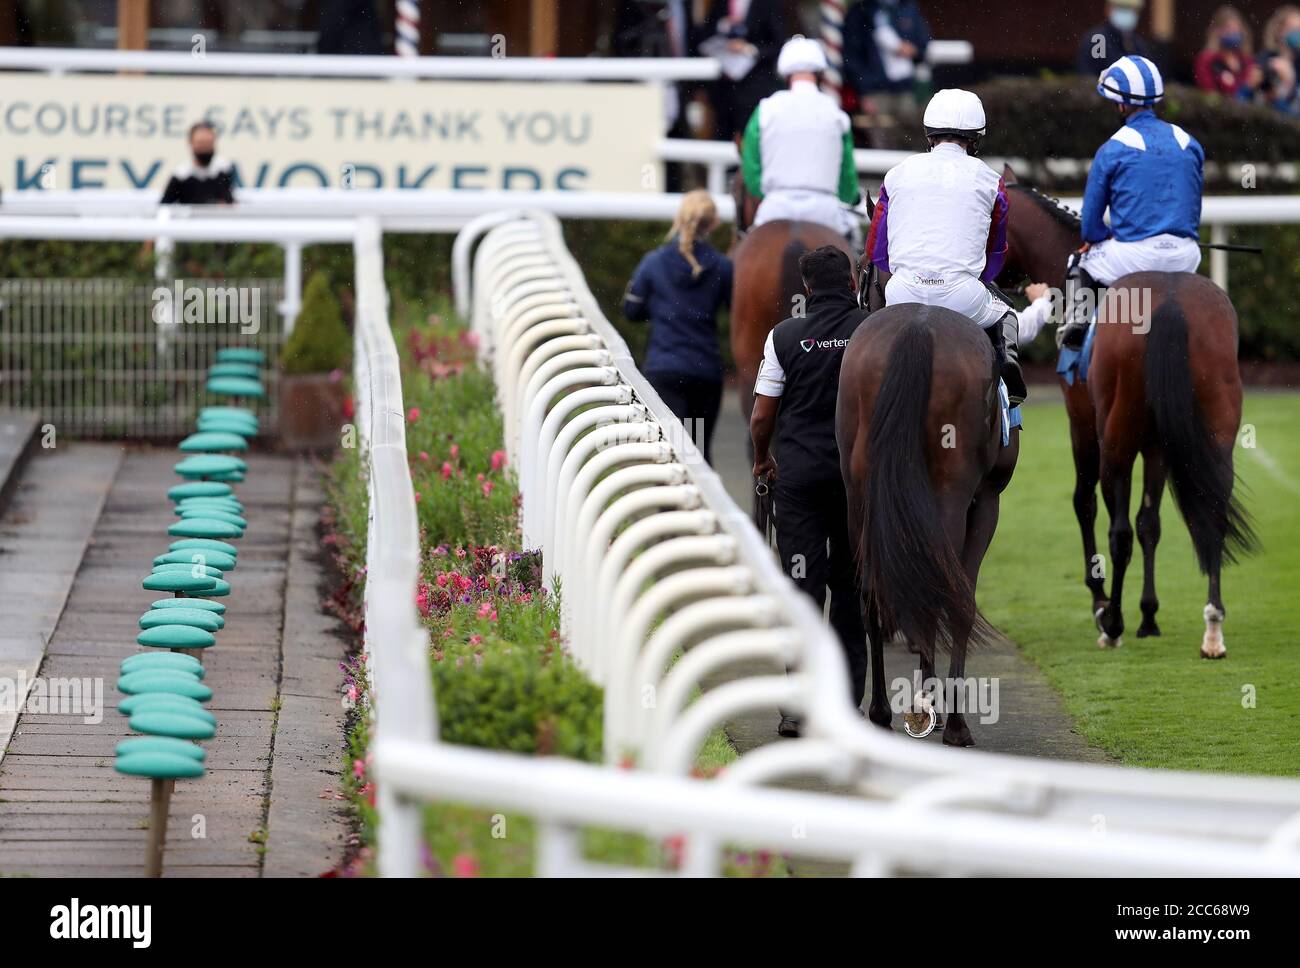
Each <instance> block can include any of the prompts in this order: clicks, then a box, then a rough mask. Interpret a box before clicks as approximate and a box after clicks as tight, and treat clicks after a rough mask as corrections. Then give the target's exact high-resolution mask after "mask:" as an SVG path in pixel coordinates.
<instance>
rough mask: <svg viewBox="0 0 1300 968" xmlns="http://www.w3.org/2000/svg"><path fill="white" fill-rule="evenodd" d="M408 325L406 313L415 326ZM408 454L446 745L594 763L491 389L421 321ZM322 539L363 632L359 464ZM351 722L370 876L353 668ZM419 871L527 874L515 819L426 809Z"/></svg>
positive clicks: (628, 859) (351, 670)
mask: <svg viewBox="0 0 1300 968" xmlns="http://www.w3.org/2000/svg"><path fill="white" fill-rule="evenodd" d="M418 315H422V314H417V316H416V318H418ZM401 330H402V331H400V332H398V333H397V334H396V335H397V336H398V339H399V342H400V345H401V347H402V349H403V377H402V389H403V396H404V398H405V401H406V406H407V407H408V412H407V452H408V454H409V459H410V467H411V476H412V481H413V484H414V487H415V491H416V502H417V503H416V507H417V510H418V513H419V519H420V529H421V548H422V553H421V561H420V571H421V574H420V579H419V587H418V589H417V593H416V604H417V606H418V608H419V610H420V614H421V615H422V616H423V619H424V622H425V624H426V626H427V627H428V629H429V637H430V668H431V674H432V677H433V688H434V694H435V695H436V696H437V709H438V720H439V730H440V736H441V738H442V739H443V740H444V741H446V742H452V743H463V744H466V745H470V746H479V747H483V748H486V749H496V750H508V751H510V752H515V753H525V754H534V755H558V756H568V757H572V758H574V759H580V760H586V761H588V762H599V761H600V759H601V755H602V694H601V690H600V688H599V687H598V686H596V685H595V684H594V683H592V682H591V681H590V680H588V679H587V677H586V676H585V675H584V674H583V673H582V671H581V670H580V669H579V668H578V667H577V665H575V664H574V662H573V661H572V659H571V658H570V657H569V655H568V654H567V653H566V652H565V650H564V647H563V642H562V640H561V637H560V631H559V613H558V608H557V602H556V599H555V595H554V593H553V590H551V589H547V588H545V587H543V586H542V567H541V557H540V553H538V552H536V551H529V550H525V549H522V548H520V547H519V546H518V542H519V532H518V526H517V517H518V508H519V495H518V489H517V487H516V483H515V477H514V473H513V470H512V468H510V467H509V466H508V463H507V461H506V457H505V454H504V452H503V451H502V450H501V442H502V439H503V437H502V428H501V419H500V416H499V414H498V413H497V411H496V407H495V403H494V399H493V397H494V394H493V386H492V381H491V378H490V377H489V376H488V375H487V374H485V373H484V372H482V371H481V370H480V369H479V368H478V367H477V366H476V365H475V363H474V349H475V345H474V340H473V338H472V335H471V334H469V333H468V332H467V331H465V330H464V329H462V328H460V327H457V326H455V325H453V324H450V323H447V322H444V321H443V319H442V317H439V316H436V315H435V316H430V317H428V320H427V322H425V323H423V324H419V325H412V324H410V323H409V322H408V324H407V325H405V326H403V327H401ZM328 491H329V509H328V511H327V514H328V522H329V525H330V528H329V531H330V534H329V535H328V536H327V538H326V542H327V544H328V545H329V546H330V547H331V548H332V550H333V553H334V555H335V558H336V561H337V564H338V566H339V572H340V574H341V576H342V577H341V581H340V582H339V585H338V587H337V589H336V592H335V595H334V598H333V604H334V607H335V608H336V610H337V611H338V612H339V613H340V614H341V615H343V616H344V617H345V618H346V619H347V620H348V621H349V623H350V624H351V626H352V627H353V628H354V629H355V630H357V631H360V629H361V624H362V617H361V614H360V602H361V590H362V587H363V584H364V577H365V576H364V565H365V540H366V530H365V529H366V489H365V479H364V466H363V464H362V459H361V455H360V454H358V453H357V452H356V451H355V450H350V451H349V450H345V451H343V452H342V453H341V454H340V456H339V457H338V459H337V460H336V461H335V463H334V465H333V467H332V468H331V473H330V480H329V487H328ZM345 673H346V675H347V689H348V698H349V700H350V701H351V702H352V703H354V704H355V709H356V715H354V717H353V721H352V723H351V726H350V733H349V737H348V748H349V754H348V760H347V768H346V770H345V771H344V793H345V795H346V796H347V797H348V798H349V799H350V800H351V801H352V803H353V804H354V806H355V809H356V815H357V821H358V823H357V827H358V829H357V834H356V842H355V846H356V848H357V850H356V851H355V856H354V858H353V859H352V860H351V861H350V862H349V864H348V865H347V867H346V868H345V869H344V870H343V871H341V873H343V874H365V873H370V872H371V867H372V864H371V858H372V845H373V840H374V833H375V826H376V816H375V807H374V784H373V783H372V782H371V780H370V777H369V769H368V766H369V755H368V753H367V749H368V745H369V735H368V721H367V716H366V715H365V706H366V702H367V687H366V681H365V673H364V661H363V657H362V656H360V655H358V656H355V657H354V658H353V660H352V661H351V662H349V663H348V664H346V666H345ZM734 757H735V752H734V750H733V749H732V748H731V746H730V744H729V743H728V741H727V740H726V737H725V736H724V735H723V734H722V733H721V732H718V733H716V734H715V735H714V736H713V737H711V738H710V741H709V742H708V744H706V747H705V749H704V750H703V751H702V752H701V756H700V758H699V762H698V767H697V768H698V769H699V770H700V771H701V772H703V773H705V774H711V773H712V772H714V771H716V770H717V769H718V768H719V767H720V766H721V765H723V764H725V763H727V762H729V761H730V760H732V759H734ZM425 829H426V841H427V853H426V857H425V863H426V867H427V869H428V870H429V872H430V873H432V874H436V875H450V876H477V875H521V874H528V873H530V872H531V865H532V859H533V856H534V851H533V838H534V827H533V824H532V823H531V821H530V820H528V819H527V818H520V817H513V816H502V815H499V814H494V813H492V812H490V811H486V810H481V809H475V808H469V807H461V806H456V805H451V804H432V805H430V806H429V807H428V808H427V810H426V822H425ZM587 849H588V852H589V853H590V854H591V855H592V856H594V857H599V858H601V859H603V860H607V861H612V862H617V863H624V864H636V865H640V866H662V865H672V864H673V863H674V861H675V856H676V853H677V845H676V844H675V843H673V842H672V841H668V842H665V843H657V842H650V841H647V840H645V839H644V838H640V837H635V836H630V835H626V834H618V833H611V832H607V831H590V832H588V834H587ZM728 870H729V871H730V872H732V873H738V874H739V873H744V874H759V875H762V874H768V873H771V872H781V871H783V870H784V867H783V865H782V863H781V862H780V861H779V859H774V858H772V857H771V856H769V855H766V854H753V855H739V854H736V855H732V857H731V858H730V861H729V863H728Z"/></svg>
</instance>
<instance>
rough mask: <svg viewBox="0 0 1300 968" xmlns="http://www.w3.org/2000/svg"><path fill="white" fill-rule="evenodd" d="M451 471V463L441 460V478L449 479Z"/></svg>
mask: <svg viewBox="0 0 1300 968" xmlns="http://www.w3.org/2000/svg"><path fill="white" fill-rule="evenodd" d="M452 473H453V472H452V469H451V464H449V463H448V462H447V461H443V462H442V479H443V480H444V481H445V480H449V479H450V478H451V475H452Z"/></svg>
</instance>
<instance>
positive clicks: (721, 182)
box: [709, 161, 727, 195]
mask: <svg viewBox="0 0 1300 968" xmlns="http://www.w3.org/2000/svg"><path fill="white" fill-rule="evenodd" d="M709 192H710V193H711V194H713V195H725V194H727V163H726V162H724V161H711V162H709Z"/></svg>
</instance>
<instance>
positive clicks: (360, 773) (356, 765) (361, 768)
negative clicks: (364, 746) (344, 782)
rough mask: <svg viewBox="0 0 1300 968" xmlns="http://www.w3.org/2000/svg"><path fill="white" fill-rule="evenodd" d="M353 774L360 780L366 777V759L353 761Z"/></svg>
mask: <svg viewBox="0 0 1300 968" xmlns="http://www.w3.org/2000/svg"><path fill="white" fill-rule="evenodd" d="M352 775H353V776H354V777H356V778H357V779H358V780H361V779H364V778H365V775H366V761H365V760H353V761H352Z"/></svg>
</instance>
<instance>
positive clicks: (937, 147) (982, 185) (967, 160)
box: [867, 89, 1026, 405]
mask: <svg viewBox="0 0 1300 968" xmlns="http://www.w3.org/2000/svg"><path fill="white" fill-rule="evenodd" d="M924 121H925V134H926V137H927V139H928V140H929V142H930V151H929V152H927V153H926V154H920V155H913V156H912V157H910V158H908V159H907V160H905V161H903V162H902V163H900V164H898V165H896V166H895V167H894V168H892V169H890V171H889V173H888V174H887V175H885V181H884V184H883V185H882V186H881V188H880V198H879V199H878V200H877V202H876V212H875V216H874V217H873V219H872V222H871V231H870V233H869V234H868V236H867V256H868V257H869V258H870V259H871V261H872V262H874V263H875V264H876V266H877V267H878V268H879V269H880V270H881V271H882V272H888V273H891V276H890V279H889V282H888V283H887V284H886V286H885V305H887V306H893V305H896V304H898V303H921V304H922V305H925V306H943V307H944V308H946V309H951V310H953V311H954V312H958V313H961V314H962V315H963V316H968V317H970V319H971V320H973V321H974V322H975V323H976V325H978V326H979V327H980V328H981V329H983V330H984V331H985V332H986V333H988V334H989V339H990V340H991V341H992V343H993V347H994V351H995V352H996V353H997V355H998V360H999V363H1000V368H1001V373H1002V378H1003V380H1005V381H1006V384H1007V393H1008V395H1009V396H1010V397H1011V401H1012V403H1013V405H1014V404H1019V403H1021V402H1023V400H1024V398H1025V394H1026V389H1025V381H1024V377H1023V376H1022V375H1021V372H1020V364H1019V358H1018V353H1017V335H1018V334H1017V330H1018V327H1019V323H1018V321H1017V318H1016V314H1015V313H1014V312H1013V311H1012V309H1011V307H1010V306H1008V305H1007V304H1006V303H1005V302H1003V300H1002V299H1000V298H999V297H998V295H997V294H995V291H994V290H992V289H991V288H990V287H989V286H988V285H986V283H991V282H992V281H993V279H994V278H995V277H996V276H997V274H998V273H999V272H1000V271H1001V269H1002V264H1003V262H1004V261H1005V260H1006V254H1007V190H1006V185H1005V184H1004V183H1003V181H1002V177H1001V176H1000V175H998V174H997V173H996V172H994V171H993V169H991V168H990V167H989V166H988V165H986V164H984V162H982V161H980V160H979V158H977V157H976V156H975V155H976V153H977V152H978V150H979V140H980V138H981V137H983V135H984V131H985V127H986V122H985V118H984V105H983V104H981V103H980V99H979V97H977V96H976V95H975V94H972V93H971V92H970V91H962V90H958V89H948V90H943V91H939V92H938V93H937V94H935V96H934V97H933V98H932V99H931V100H930V103H929V105H928V106H927V107H926V109H925V118H924Z"/></svg>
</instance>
